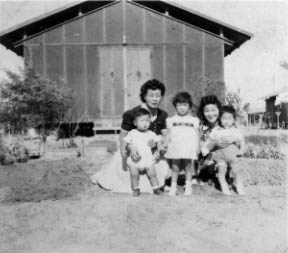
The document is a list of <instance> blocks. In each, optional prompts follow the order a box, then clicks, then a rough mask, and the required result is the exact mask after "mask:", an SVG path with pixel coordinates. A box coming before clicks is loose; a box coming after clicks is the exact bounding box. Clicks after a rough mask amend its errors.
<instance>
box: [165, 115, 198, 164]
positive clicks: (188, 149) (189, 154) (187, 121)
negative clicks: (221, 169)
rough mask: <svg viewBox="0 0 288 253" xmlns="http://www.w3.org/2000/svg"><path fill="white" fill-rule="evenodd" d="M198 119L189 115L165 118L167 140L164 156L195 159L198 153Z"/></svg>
mask: <svg viewBox="0 0 288 253" xmlns="http://www.w3.org/2000/svg"><path fill="white" fill-rule="evenodd" d="M199 123H200V121H199V119H198V118H196V117H193V116H191V115H185V116H179V115H175V116H173V117H170V118H167V123H166V124H167V128H168V131H169V133H170V134H169V135H170V138H169V142H168V148H167V152H166V154H165V157H166V158H168V159H193V160H195V159H197V156H198V153H199V134H198V128H199Z"/></svg>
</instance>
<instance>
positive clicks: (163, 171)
mask: <svg viewBox="0 0 288 253" xmlns="http://www.w3.org/2000/svg"><path fill="white" fill-rule="evenodd" d="M164 95H165V86H164V84H163V83H162V82H160V81H159V80H157V79H152V80H148V81H146V82H145V83H144V84H143V85H142V87H141V89H140V99H141V101H142V102H143V103H142V104H141V105H139V106H136V107H135V108H132V109H130V110H128V111H126V112H124V114H123V117H122V124H121V132H120V152H117V153H115V154H114V157H113V159H112V160H111V161H110V162H109V163H108V164H106V165H105V166H104V168H102V170H101V171H100V172H99V173H97V174H96V175H95V176H94V181H96V182H97V183H98V184H99V185H100V186H101V187H102V188H105V189H108V190H112V191H114V192H131V188H130V178H129V173H128V172H127V171H126V170H127V169H126V159H127V155H128V154H130V156H131V159H133V160H134V161H137V160H140V159H141V154H139V151H138V150H137V148H136V147H134V146H133V145H127V143H126V142H125V141H124V138H125V136H126V135H127V134H128V132H129V131H131V130H132V129H135V124H134V114H135V112H136V111H137V110H138V109H139V108H145V109H146V110H147V111H148V112H149V113H150V119H151V124H150V127H149V130H151V131H153V132H154V133H156V134H157V135H165V133H166V118H167V113H166V112H165V111H163V110H161V109H159V106H160V104H161V102H162V99H163V97H164ZM149 146H150V147H151V149H152V151H153V150H155V148H156V145H155V143H154V141H153V140H151V141H149ZM120 154H121V155H120ZM121 165H122V166H121ZM155 170H156V176H157V178H158V181H159V184H160V186H164V183H165V179H166V178H167V177H168V175H169V166H168V164H167V162H166V160H164V159H160V161H158V162H157V163H156V164H155ZM140 188H141V191H142V192H152V188H151V186H150V184H149V181H148V180H147V179H146V177H143V178H141V180H140Z"/></svg>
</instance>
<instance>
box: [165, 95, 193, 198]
mask: <svg viewBox="0 0 288 253" xmlns="http://www.w3.org/2000/svg"><path fill="white" fill-rule="evenodd" d="M172 103H173V105H174V107H175V109H176V115H175V116H173V117H170V118H168V119H167V123H166V125H167V129H168V133H167V136H166V140H165V144H164V146H166V148H167V152H166V154H165V157H166V158H167V159H169V160H170V164H171V170H172V177H171V188H170V191H169V195H170V196H175V195H176V194H177V179H178V175H179V172H180V170H181V169H184V170H185V177H186V179H185V192H184V195H185V196H190V195H191V194H192V185H191V181H192V176H193V171H194V162H193V161H194V160H195V159H197V155H198V150H199V133H198V128H199V119H198V118H196V117H193V116H192V115H191V114H190V113H191V107H192V98H191V96H190V94H189V93H188V92H179V93H178V94H177V95H176V96H175V97H174V98H173V101H172Z"/></svg>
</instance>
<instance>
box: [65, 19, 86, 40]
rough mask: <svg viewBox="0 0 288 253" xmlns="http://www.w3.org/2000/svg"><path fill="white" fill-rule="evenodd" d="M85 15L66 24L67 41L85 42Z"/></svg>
mask: <svg viewBox="0 0 288 253" xmlns="http://www.w3.org/2000/svg"><path fill="white" fill-rule="evenodd" d="M82 22H83V17H82V18H79V19H76V20H73V21H71V22H69V23H67V24H65V37H66V38H65V41H66V42H68V43H79V44H80V43H83V41H84V36H83V32H84V31H83V26H82Z"/></svg>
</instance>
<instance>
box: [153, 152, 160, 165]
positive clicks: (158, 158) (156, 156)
mask: <svg viewBox="0 0 288 253" xmlns="http://www.w3.org/2000/svg"><path fill="white" fill-rule="evenodd" d="M153 156H154V158H155V162H156V163H157V162H159V161H160V152H158V151H156V152H155V153H154V154H153Z"/></svg>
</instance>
